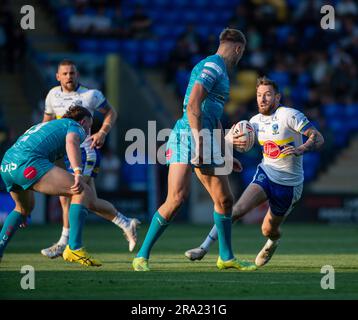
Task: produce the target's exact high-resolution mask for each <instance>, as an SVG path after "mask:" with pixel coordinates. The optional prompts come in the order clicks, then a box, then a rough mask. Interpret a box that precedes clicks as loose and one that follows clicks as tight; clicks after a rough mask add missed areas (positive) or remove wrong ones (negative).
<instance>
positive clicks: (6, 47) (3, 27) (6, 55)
mask: <svg viewBox="0 0 358 320" xmlns="http://www.w3.org/2000/svg"><path fill="white" fill-rule="evenodd" d="M26 46H27V43H26V38H25V35H24V32H23V30H22V29H21V27H20V25H19V24H18V23H16V21H15V18H14V14H13V13H12V12H11V10H10V8H9V0H1V1H0V73H1V72H8V73H12V72H14V71H19V68H20V66H21V62H22V59H23V58H24V55H25V52H26Z"/></svg>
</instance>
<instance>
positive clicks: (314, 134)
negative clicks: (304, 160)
mask: <svg viewBox="0 0 358 320" xmlns="http://www.w3.org/2000/svg"><path fill="white" fill-rule="evenodd" d="M302 134H303V135H305V136H306V137H308V139H307V141H306V142H305V143H304V144H302V145H300V146H299V147H297V148H295V147H293V146H287V147H285V148H284V149H283V150H282V153H283V154H294V155H295V156H300V155H302V154H304V153H306V152H310V151H315V150H318V149H320V148H321V147H322V145H323V143H324V138H323V136H322V134H321V133H320V132H319V131H318V130H317V129H316V128H315V127H313V126H311V127H309V128H308V129H306V130H305V131H304V132H303V133H302Z"/></svg>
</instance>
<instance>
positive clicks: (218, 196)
mask: <svg viewBox="0 0 358 320" xmlns="http://www.w3.org/2000/svg"><path fill="white" fill-rule="evenodd" d="M195 173H196V175H197V177H198V179H199V180H200V182H201V183H202V184H203V186H204V187H205V189H206V190H207V191H208V193H209V195H210V197H211V198H212V200H213V201H214V202H215V203H225V202H232V199H233V196H232V192H231V189H230V184H229V179H228V176H227V175H219V176H215V175H211V174H207V170H206V169H204V170H201V169H200V168H195Z"/></svg>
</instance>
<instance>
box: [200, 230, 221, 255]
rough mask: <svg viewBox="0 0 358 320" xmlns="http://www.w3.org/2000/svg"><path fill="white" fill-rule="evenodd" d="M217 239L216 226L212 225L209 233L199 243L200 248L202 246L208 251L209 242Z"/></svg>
mask: <svg viewBox="0 0 358 320" xmlns="http://www.w3.org/2000/svg"><path fill="white" fill-rule="evenodd" d="M217 239H218V231H217V229H216V226H215V225H214V226H213V228H212V229H211V230H210V232H209V235H208V236H207V237H206V239H205V241H204V242H203V243H202V244H201V246H200V248H203V249H204V250H205V251H206V252H208V251H209V248H210V246H211V244H212V243H213V242H215V241H216V240H217Z"/></svg>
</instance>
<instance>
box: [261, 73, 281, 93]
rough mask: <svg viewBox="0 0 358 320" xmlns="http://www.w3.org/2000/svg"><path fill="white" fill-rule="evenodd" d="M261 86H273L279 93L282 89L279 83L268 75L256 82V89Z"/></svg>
mask: <svg viewBox="0 0 358 320" xmlns="http://www.w3.org/2000/svg"><path fill="white" fill-rule="evenodd" d="M259 86H272V88H273V89H274V90H275V93H279V92H280V90H279V88H278V85H277V83H276V82H275V81H273V80H271V79H269V78H267V77H266V76H263V77H259V78H258V79H257V82H256V89H257V88H258V87H259Z"/></svg>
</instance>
